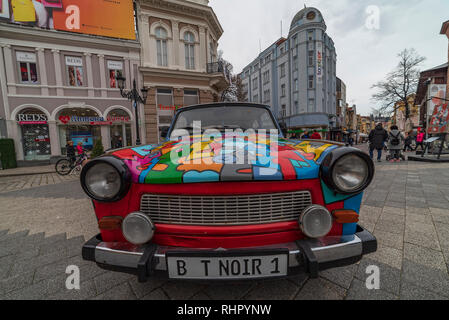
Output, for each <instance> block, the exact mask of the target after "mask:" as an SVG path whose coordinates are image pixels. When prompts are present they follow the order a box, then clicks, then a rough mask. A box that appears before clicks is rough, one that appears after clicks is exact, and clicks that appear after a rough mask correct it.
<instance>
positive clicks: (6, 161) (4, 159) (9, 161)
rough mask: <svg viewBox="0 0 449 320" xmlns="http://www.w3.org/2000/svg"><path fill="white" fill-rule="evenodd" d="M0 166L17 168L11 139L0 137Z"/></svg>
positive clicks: (2, 167)
mask: <svg viewBox="0 0 449 320" xmlns="http://www.w3.org/2000/svg"><path fill="white" fill-rule="evenodd" d="M0 167H1V169H12V168H17V159H16V150H15V148H14V140H13V139H0Z"/></svg>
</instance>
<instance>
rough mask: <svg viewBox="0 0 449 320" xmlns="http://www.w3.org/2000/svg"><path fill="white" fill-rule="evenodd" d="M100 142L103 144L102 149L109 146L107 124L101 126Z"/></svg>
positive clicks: (109, 139)
mask: <svg viewBox="0 0 449 320" xmlns="http://www.w3.org/2000/svg"><path fill="white" fill-rule="evenodd" d="M100 131H101V142H102V144H103V148H104V150H107V149H110V148H111V138H110V130H109V126H101V128H100Z"/></svg>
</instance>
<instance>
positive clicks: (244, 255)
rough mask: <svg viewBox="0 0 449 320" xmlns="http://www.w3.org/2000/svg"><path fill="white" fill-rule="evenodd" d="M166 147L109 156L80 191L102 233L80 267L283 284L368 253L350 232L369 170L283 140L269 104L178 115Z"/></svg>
mask: <svg viewBox="0 0 449 320" xmlns="http://www.w3.org/2000/svg"><path fill="white" fill-rule="evenodd" d="M163 135H164V136H165V139H166V140H165V142H164V143H162V144H160V145H147V146H138V147H133V148H124V149H119V150H112V151H111V152H109V153H108V154H106V155H104V156H102V157H100V158H97V159H95V160H93V161H91V162H89V163H88V164H87V165H86V166H85V167H84V168H83V170H82V173H81V185H82V187H83V189H84V191H85V192H86V193H87V195H88V196H89V197H91V198H92V201H93V206H94V208H95V213H96V216H97V220H98V226H99V229H100V233H99V234H98V235H97V236H95V237H93V238H92V239H91V240H89V241H88V242H87V243H86V244H85V245H84V246H83V250H82V253H83V258H84V259H85V260H90V261H94V262H96V263H97V264H98V265H99V266H100V267H102V268H104V269H108V270H115V271H120V272H127V273H133V274H136V275H137V276H138V279H139V281H141V282H145V281H147V280H148V279H149V278H151V277H152V276H155V275H158V274H159V273H162V274H165V276H168V277H169V278H171V279H186V280H208V279H211V280H235V279H248V280H249V279H262V278H273V277H286V276H290V275H294V274H297V273H300V272H306V273H309V274H310V276H311V277H317V276H318V272H319V271H320V270H324V269H328V268H333V267H337V266H344V265H349V264H353V263H356V262H357V261H359V260H360V259H361V258H362V256H363V255H364V254H367V253H371V252H374V251H376V250H377V241H376V239H375V238H374V237H373V235H371V233H369V232H368V231H367V230H365V229H364V228H363V227H362V226H360V225H359V224H358V220H359V219H358V218H359V210H360V206H361V201H362V196H363V191H364V190H365V189H366V188H367V186H368V185H369V184H370V182H371V181H372V178H373V175H374V165H373V163H372V161H371V159H370V158H369V157H368V156H367V155H366V154H365V153H363V152H361V151H360V150H358V149H354V148H348V147H345V146H343V145H341V144H338V143H335V142H330V141H324V140H302V141H301V140H288V139H285V138H284V134H283V133H282V128H281V127H280V126H279V124H278V122H277V121H276V119H275V117H274V116H273V114H272V113H271V111H270V108H269V107H268V106H264V105H258V104H248V103H247V104H238V103H220V104H211V105H199V106H191V107H186V108H183V109H181V110H179V111H178V112H177V113H176V115H175V116H174V119H173V122H172V125H171V127H170V128H169V129H168V132H166V133H164V134H163Z"/></svg>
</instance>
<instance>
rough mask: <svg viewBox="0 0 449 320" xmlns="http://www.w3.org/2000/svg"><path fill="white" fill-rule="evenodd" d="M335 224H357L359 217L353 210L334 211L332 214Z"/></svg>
mask: <svg viewBox="0 0 449 320" xmlns="http://www.w3.org/2000/svg"><path fill="white" fill-rule="evenodd" d="M332 214H333V215H334V217H335V219H336V220H335V221H336V222H337V223H356V222H359V215H358V213H357V212H355V211H354V210H335V211H333V212H332Z"/></svg>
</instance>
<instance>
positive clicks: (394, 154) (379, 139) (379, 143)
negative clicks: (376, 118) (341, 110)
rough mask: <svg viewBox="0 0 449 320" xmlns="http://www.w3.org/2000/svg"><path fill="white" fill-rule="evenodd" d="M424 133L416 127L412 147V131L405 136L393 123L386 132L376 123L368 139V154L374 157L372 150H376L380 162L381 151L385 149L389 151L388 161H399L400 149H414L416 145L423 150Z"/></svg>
mask: <svg viewBox="0 0 449 320" xmlns="http://www.w3.org/2000/svg"><path fill="white" fill-rule="evenodd" d="M424 138H425V133H424V132H422V131H421V129H418V134H417V135H416V148H413V142H414V139H415V137H414V136H413V135H412V133H407V134H406V137H404V135H403V134H402V133H401V131H399V128H398V126H396V125H393V126H391V127H390V131H389V132H388V131H387V130H385V129H384V128H383V126H382V123H378V124H377V125H376V127H375V128H374V129H373V130H371V132H370V134H369V137H368V141H369V154H370V157H371V159H374V150H376V151H377V161H378V162H382V151H383V150H384V149H387V150H388V151H389V152H390V157H389V158H390V162H400V161H401V158H402V151H403V152H406V151H407V150H409V151H416V150H417V149H418V147H421V150H423V151H424Z"/></svg>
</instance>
